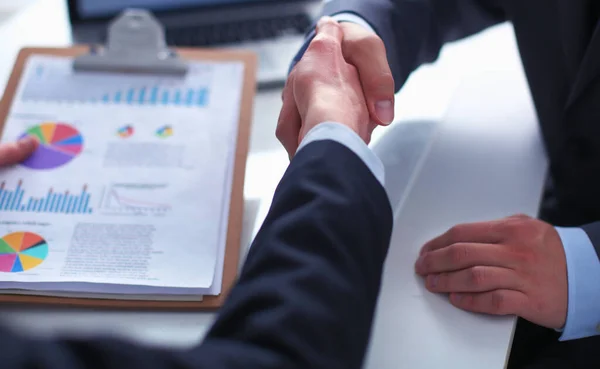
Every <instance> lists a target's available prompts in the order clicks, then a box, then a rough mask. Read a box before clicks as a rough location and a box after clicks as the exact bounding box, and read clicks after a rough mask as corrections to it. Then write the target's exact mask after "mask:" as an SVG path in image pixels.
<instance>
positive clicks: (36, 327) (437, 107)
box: [0, 0, 543, 368]
mask: <svg viewBox="0 0 600 369" xmlns="http://www.w3.org/2000/svg"><path fill="white" fill-rule="evenodd" d="M70 42H71V37H70V30H69V26H68V17H67V11H66V5H65V2H64V1H63V0H32V1H31V3H30V4H28V5H27V6H26V7H24V8H23V9H20V10H18V11H16V12H13V13H12V14H11V16H10V17H9V18H8V19H4V20H2V21H1V22H0V46H1V47H2V48H3V50H4V51H3V53H2V55H0V87H3V86H4V85H5V83H6V80H7V78H8V76H9V74H10V70H11V68H12V63H13V62H14V59H15V57H16V54H17V52H18V50H19V49H20V48H21V47H24V46H67V45H69V44H70ZM489 72H492V73H493V74H495V75H506V76H509V77H510V78H508V79H506V78H502V81H512V82H511V83H512V88H515V89H516V90H517V91H522V90H523V89H524V88H525V87H524V86H525V81H524V78H523V76H522V68H521V66H520V60H519V57H518V52H517V48H516V44H515V39H514V35H513V32H512V27H511V26H510V25H508V24H503V25H500V26H496V27H494V28H492V29H490V30H488V31H485V32H483V33H481V34H479V35H477V36H474V37H471V38H469V39H466V40H463V41H460V42H457V43H454V44H452V45H448V46H446V47H445V48H444V49H443V50H442V53H441V55H440V58H439V60H438V61H437V62H436V63H434V64H431V65H427V66H423V67H421V68H420V69H419V70H417V71H416V72H415V73H413V75H412V76H411V77H410V78H409V80H408V81H407V83H406V85H405V86H404V88H403V90H402V91H401V92H400V93H399V94H398V95H397V96H396V122H395V123H394V124H392V125H391V126H390V127H387V128H385V129H378V130H376V132H375V134H374V136H373V142H372V145H377V144H378V143H380V142H382V139H383V138H385V137H386V135H388V133H389V134H393V133H390V132H392V131H393V130H395V129H396V127H397V126H399V125H402V124H407V123H409V122H414V121H429V122H439V121H442V118H443V117H444V116H445V113H446V111H447V109H448V107H449V104H450V102H451V100H452V96H453V95H454V93H455V91H456V90H457V88H459V86H461V85H463V86H464V83H465V81H471V82H473V81H476V80H478V78H479V77H478V76H481V75H484V74H486V73H489ZM511 78H512V80H511ZM490 81H491V82H490V83H494V84H496V83H500V84H502V83H503V82H502V81H498V80H494V79H492V80H490ZM470 85H473V83H471V84H470ZM489 87H490V86H478V88H479V89H484V90H485V89H487V95H486V92H485V91H483V92H482V91H478V92H475V91H470V92H469V93H471V94H478V95H480V96H484V97H486V96H487V100H488V101H494V99H495V98H496V97H497V96H496V95H495V93H494V89H489ZM463 90H464V88H463ZM0 91H1V89H0ZM517 95H518V94H517ZM280 96H281V91H280V90H269V91H261V92H260V93H259V94H258V95H257V97H256V100H255V105H254V116H253V128H252V135H251V143H250V155H249V158H248V162H247V168H246V184H245V188H244V196H245V212H244V229H243V235H242V242H243V243H242V246H243V247H244V253H245V251H246V249H247V246H248V245H249V243H250V241H251V239H252V237H253V235H254V234H255V233H256V231H257V229H258V227H259V226H260V224H261V223H262V220H263V219H264V216H265V215H266V212H267V210H268V207H269V205H270V202H271V196H272V194H273V191H274V189H275V187H276V185H277V183H278V181H279V179H280V178H281V175H282V174H283V172H284V170H285V168H286V167H287V164H288V159H287V155H286V154H285V152H284V151H283V149H282V148H281V146H280V144H279V143H278V142H277V140H276V138H275V135H274V132H275V126H276V123H277V117H278V114H279V109H280V106H281V100H280ZM503 96H506V94H505V95H503ZM524 104H525V105H526V107H525V113H526V114H525V113H524V114H525V115H526V116H527V119H529V117H530V115H531V114H530V111H531V107H530V105H529V101H526V102H525V103H524ZM459 105H460V104H459ZM463 105H464V104H463ZM502 106H504V107H506V106H510V105H506V104H504V105H502ZM464 107H465V108H467V109H472V108H473V106H468V104H467V106H464ZM485 114H489V112H487V113H484V114H483V116H485ZM455 115H456V114H455ZM465 122H468V124H467V123H465V124H467V126H468V125H470V126H473V125H476V123H477V122H476V121H473V120H469V119H467V120H465ZM465 124H462V125H460V124H458V125H454V126H452V125H451V127H455V131H454V132H455V133H454V134H457V132H458V134H459V135H462V134H464V133H465V132H466V134H467V136H466V137H469V135H468V132H469V130H468V127H467V126H465ZM511 127H512V126H511ZM513 128H514V129H519V128H518V127H513ZM442 131H443V129H442ZM476 131H477V132H479V133H481V134H484V132H480V131H481V129H479V130H476ZM488 132H489V131H488ZM502 132H504V133H506V129H505V130H504V131H502ZM526 133H527V134H526V135H525V136H526V137H529V138H530V136H531V127H530V125H528V126H527V128H526ZM488 136H489V133H488ZM490 137H491V136H490ZM502 137H505V136H502ZM459 141H460V140H459ZM456 142H457V141H456V140H452V139H451V140H442V141H441V143H438V144H436V145H438V147H439V148H435V147H434V148H432V149H431V153H430V154H429V156H430V157H431V158H430V159H429V158H428V159H427V162H426V163H425V164H423V167H422V168H421V174H420V175H419V178H418V179H417V180H416V181H415V182H417V183H421V182H423V181H428V182H427V183H421V184H420V185H419V186H417V187H414V186H415V183H412V186H413V188H416V189H417V190H414V189H413V190H412V191H411V196H410V197H409V198H408V199H404V201H403V203H402V204H401V205H402V206H398V210H397V214H396V219H397V220H400V219H405V218H407V219H408V218H414V217H417V218H418V219H420V220H422V221H423V222H427V216H426V214H425V213H424V209H426V208H425V207H424V206H423V205H422V203H423V201H424V200H423V198H426V197H428V196H429V195H427V193H424V192H423V191H425V189H427V191H431V193H440V192H442V191H440V190H441V189H443V188H440V186H442V187H443V186H444V184H443V183H440V182H439V181H435V180H433V177H435V172H436V171H439V170H440V168H442V167H444V165H441V164H440V163H439V160H440V159H439V157H440V155H441V154H439V152H438V151H439V150H441V148H442V147H447V146H448V145H449V144H450V143H454V144H455V143H456ZM481 142H485V140H483V141H481ZM519 145H521V146H519V149H518V150H516V151H515V150H513V151H515V152H517V151H518V153H517V154H519V155H521V154H523V152H525V151H523V150H526V147H528V145H533V146H536V145H539V142H535V143H531V142H529V141H522V142H521V143H520V144H519ZM450 146H453V145H450ZM479 146H481V145H479ZM507 147H508V148H506V147H504V148H503V150H509V151H510V145H509V146H507ZM436 152H438V153H437V154H436ZM498 152H501V151H498ZM498 152H496V154H498ZM534 152H535V155H534V154H533V153H534ZM436 155H437V156H436ZM464 155H466V154H464V153H463V156H464ZM531 155H532V157H535V160H534V159H532V160H533V161H531V162H529V165H534V164H535V165H536V166H539V164H540V160H541V159H540V158H539V151H536V150H533V151H532V154H531ZM442 156H443V155H442ZM459 157H460V155H458V156H456V155H455V158H459ZM471 157H472V155H471ZM465 160H467V159H465ZM542 166H543V165H542ZM508 167H510V166H508ZM508 167H507V168H505V169H504V170H508V169H510V170H513V169H515V168H514V167H510V168H508ZM480 169H482V168H481V166H477V165H472V166H466V167H462V168H461V170H462V171H463V172H464V173H465V175H466V177H468V178H472V177H473V176H475V175H476V174H477V173H476V172H475V171H476V170H480ZM522 169H523V168H521V170H522ZM442 172H443V170H442ZM534 172H535V173H534V174H535V175H536V176H537V177H539V176H540V174H539V173H540V171H539V170H537V171H534ZM445 174H446V175H448V172H445ZM534 174H532V175H534ZM388 175H389V173H388ZM498 175H500V176H502V172H500V173H499V174H498ZM537 177H536V180H535V181H533V182H532V183H533V187H536V186H537V187H540V186H541V184H539V185H538V184H537V182H536V181H537ZM390 178H391V177H390ZM435 182H437V183H438V184H437V186H438V187H437V188H435V186H432V185H431V183H435ZM463 184H464V183H463ZM473 185H474V184H473ZM456 186H458V184H456ZM461 186H462V185H461ZM533 187H532V188H531V189H530V191H525V195H522V196H520V197H519V196H517V197H514V196H511V194H512V192H511V193H508V192H507V191H513V192H514V188H513V187H510V186H508V187H507V189H506V190H505V192H506V193H505V195H506V196H501V197H500V198H501V199H503V201H504V205H501V204H499V203H498V201H496V202H495V203H494V202H487V203H486V202H484V203H482V204H481V206H479V208H481V207H482V206H484V205H485V206H486V207H487V209H490V207H491V209H492V210H491V211H489V210H488V211H480V212H472V213H468V212H467V213H465V212H463V213H461V214H459V215H457V216H454V217H453V216H452V214H451V212H449V210H448V209H451V208H452V207H453V206H456V203H452V202H448V201H446V202H445V203H443V202H444V200H443V198H439V200H440V201H442V205H441V206H443V207H442V208H443V209H446V210H445V212H444V214H445V217H444V218H443V219H441V218H438V220H439V221H438V222H436V223H435V224H434V226H433V227H429V228H427V230H423V231H422V232H420V234H419V235H418V237H417V235H415V234H414V232H413V233H410V234H409V236H410V237H412V238H411V240H406V239H403V238H402V237H400V238H399V236H398V234H403V233H402V229H403V228H402V227H404V226H402V227H401V226H399V224H401V223H400V222H399V223H398V224H397V226H396V229H395V231H394V239H393V241H392V246H391V249H390V257H389V258H388V262H387V265H386V275H385V276H384V285H383V290H382V297H381V299H380V304H379V307H378V313H377V318H376V323H375V327H374V333H373V343H372V345H371V349H370V354H369V359H368V360H367V366H368V367H373V368H375V367H377V368H385V367H397V363H398V361H399V360H403V359H402V358H403V356H402V355H405V354H406V355H409V356H410V357H411V358H412V359H411V360H414V362H415V363H417V362H418V363H420V365H418V366H417V365H409V366H407V367H411V368H412V367H437V366H435V364H436V362H437V363H438V364H439V362H442V361H443V360H445V359H448V357H447V355H451V353H450V352H449V351H448V350H441V351H440V354H438V355H429V356H434V357H435V358H436V359H435V360H434V361H431V360H429V361H427V360H420V359H421V358H422V357H424V356H426V355H428V353H427V351H426V346H428V347H432V346H431V345H429V344H427V345H426V343H427V342H426V341H425V342H423V345H422V348H420V349H418V348H417V346H416V345H417V344H418V343H419V342H420V341H419V338H421V339H423V340H425V339H426V337H425V336H422V335H418V334H417V335H416V336H415V337H416V338H417V339H415V340H413V341H412V342H413V343H412V344H411V343H410V340H409V339H408V338H409V337H411V335H412V332H411V331H410V327H411V324H408V323H407V322H405V320H406V319H404V320H402V319H397V316H398V315H394V314H399V313H404V314H406V313H407V311H405V310H404V311H403V310H402V308H401V306H402V305H403V304H404V303H403V302H402V301H400V300H399V297H398V296H401V295H399V294H397V293H396V292H397V291H398V290H399V289H401V288H402V287H403V286H401V283H400V282H398V281H396V282H395V281H394V278H392V277H393V276H394V270H396V267H397V268H405V269H406V267H407V265H408V264H409V263H408V262H407V261H406V260H408V259H407V255H406V253H407V252H408V253H409V254H408V255H409V256H410V257H412V255H410V252H413V251H410V250H412V249H414V248H415V247H416V246H415V245H416V244H415V242H417V241H418V242H421V241H422V239H423V237H425V236H427V237H429V236H432V235H433V232H437V231H441V230H442V229H441V228H440V227H443V226H446V225H447V224H449V223H451V222H459V221H465V220H468V219H470V218H472V217H475V218H481V216H486V215H487V216H490V215H492V214H498V215H500V214H504V213H505V212H506V211H509V210H514V209H517V210H520V211H522V212H525V213H535V209H536V208H537V204H535V201H532V200H531V197H532V196H533V194H534V193H535V191H534V190H535V188H533ZM495 190H498V189H495ZM538 190H539V188H538ZM470 191H471V189H469V188H464V187H460V188H458V187H455V189H454V191H450V192H449V193H451V194H453V196H454V197H455V198H456V196H458V195H460V194H462V197H461V196H459V198H464V197H465V194H468V193H470ZM500 191H501V189H500ZM413 192H416V194H414V195H413ZM484 192H485V191H482V192H481V193H484ZM523 196H529V197H528V198H526V199H523ZM411 199H415V200H411ZM417 199H418V200H417ZM431 200H432V201H435V197H431ZM419 201H420V203H419ZM507 203H508V205H507ZM511 204H512V205H514V206H511ZM432 206H433V205H432ZM430 208H431V209H433V208H432V207H430ZM410 209H414V210H410ZM404 222H405V223H406V222H408V223H406V224H411V223H410V221H404ZM402 224H404V223H402ZM399 227H400V228H399ZM409 236H406V237H409ZM404 242H409V243H410V242H412V244H411V245H412V246H411V248H407V249H406V250H409V251H406V252H404V251H402V247H400V246H401V245H402V244H403V243H404ZM242 260H243V257H242ZM398 260H404V262H398ZM403 263H404V264H403ZM406 278H407V275H404V276H403V277H402V278H400V279H401V280H404V281H405V280H406ZM413 292H414V291H413ZM411 293H412V292H411ZM413 297H414V296H413ZM425 300H427V301H426V303H428V304H429V303H431V301H430V300H428V299H425ZM428 306H429V305H428ZM413 308H417V305H413ZM419 308H421V309H422V308H423V306H420V307H419ZM0 311H1V314H0V315H1V317H0V319H1V320H2V322H3V323H4V324H7V325H8V326H11V327H13V328H15V329H19V330H21V331H25V332H31V333H35V334H37V335H49V336H51V335H55V334H57V333H67V334H78V335H88V334H90V335H97V334H111V335H117V336H121V337H126V338H130V339H134V340H137V341H140V342H143V343H146V344H157V345H163V346H172V347H187V346H190V345H193V344H196V343H198V342H200V341H201V339H202V337H203V336H204V334H205V333H206V330H207V328H208V327H209V325H210V324H211V322H212V320H213V318H214V315H213V314H211V313H190V312H186V313H181V312H135V311H129V312H123V311H104V310H103V311H93V310H89V309H87V310H81V309H65V308H44V309H43V311H42V310H41V309H39V308H35V307H25V306H3V307H0ZM393 316H394V317H396V319H395V320H394V322H395V323H394V324H387V319H391V317H393ZM463 319H467V320H469V319H478V318H473V317H471V318H463ZM409 320H411V319H409ZM421 320H422V319H421ZM414 321H418V319H415V320H414ZM434 321H436V322H437V320H434ZM438 323H439V322H438ZM486 324H487V325H488V326H489V325H492V326H496V327H506V323H504V325H502V323H499V324H500V325H498V324H494V323H489V322H488V323H484V324H483V325H486ZM430 328H431V329H437V330H439V329H441V328H440V326H437V327H430ZM443 328H444V329H446V333H447V332H448V331H447V328H448V327H443ZM491 329H493V328H491ZM498 329H500V328H498ZM409 332H411V333H409ZM503 332H504V331H503ZM505 335H506V334H504V335H503V336H505ZM402 337H404V339H403V340H400V338H402ZM441 337H445V338H448V335H447V334H446V335H441ZM509 339H510V337H499V338H498V340H499V341H498V342H502V340H509ZM401 341H402V342H404V341H406V342H405V343H406V344H407V346H406V347H410V348H411V350H412V354H411V353H410V352H408V351H406V350H397V347H395V346H396V342H397V343H398V344H399V343H400V342H401ZM494 343H495V342H488V344H490V345H491V346H490V347H487V349H488V350H491V351H489V355H488V351H485V350H484V355H488V356H485V357H492V356H493V357H494V358H497V357H499V355H502V352H503V351H505V348H503V347H502V345H500V347H496V348H495V349H494V348H493V346H494ZM441 344H443V343H441ZM465 355H466V353H465ZM485 357H484V358H485ZM464 358H465V359H466V358H467V356H464ZM479 358H481V355H479ZM496 360H497V359H496ZM461 362H462V361H461ZM464 362H465V363H467V362H468V360H467V361H464ZM429 364H431V365H429ZM473 367H481V365H479V366H473Z"/></svg>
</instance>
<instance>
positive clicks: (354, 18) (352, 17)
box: [331, 13, 375, 33]
mask: <svg viewBox="0 0 600 369" xmlns="http://www.w3.org/2000/svg"><path fill="white" fill-rule="evenodd" d="M331 18H333V19H334V20H336V21H337V22H351V23H356V24H358V25H361V26H363V27H364V28H366V29H367V30H369V31H371V32H373V33H375V30H374V29H373V27H371V25H370V24H369V23H368V22H367V21H366V20H364V19H363V18H362V17H359V16H358V15H356V14H354V13H338V14H336V15H334V16H332V17H331Z"/></svg>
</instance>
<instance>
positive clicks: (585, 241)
mask: <svg viewBox="0 0 600 369" xmlns="http://www.w3.org/2000/svg"><path fill="white" fill-rule="evenodd" d="M556 230H557V231H558V234H559V236H560V239H561V241H562V244H563V247H564V250H565V256H566V259H567V278H568V284H569V292H568V298H569V302H568V310H567V321H566V323H565V326H564V328H563V329H562V335H561V336H560V340H561V341H567V340H574V339H578V338H584V337H589V336H595V335H600V287H599V284H598V283H599V282H600V262H599V260H598V255H597V254H596V251H595V250H594V245H593V244H592V241H590V238H589V237H588V235H587V233H585V231H584V230H583V229H581V228H561V227H556Z"/></svg>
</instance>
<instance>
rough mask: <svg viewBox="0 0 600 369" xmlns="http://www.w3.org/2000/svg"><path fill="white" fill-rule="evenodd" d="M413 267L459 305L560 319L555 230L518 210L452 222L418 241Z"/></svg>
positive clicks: (562, 267) (540, 320) (562, 286)
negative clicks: (503, 215) (492, 218)
mask: <svg viewBox="0 0 600 369" xmlns="http://www.w3.org/2000/svg"><path fill="white" fill-rule="evenodd" d="M415 270H416V272H417V273H418V274H419V275H421V276H423V277H425V284H426V287H427V289H428V290H429V291H431V292H439V293H449V294H450V302H451V303H452V304H453V305H455V306H456V307H458V308H461V309H464V310H468V311H472V312H478V313H487V314H494V315H512V314H514V315H518V316H520V317H522V318H524V319H527V320H529V321H531V322H533V323H535V324H538V325H541V326H544V327H547V328H555V329H559V328H562V327H563V326H564V325H565V321H566V316H567V303H568V301H567V299H568V282H567V266H566V258H565V254H564V250H563V246H562V242H561V240H560V237H559V235H558V232H557V231H556V230H555V229H554V227H552V226H551V225H549V224H547V223H544V222H542V221H540V220H536V219H533V218H530V217H527V216H524V215H517V216H512V217H509V218H505V219H501V220H497V221H492V222H482V223H471V224H461V225H458V226H455V227H453V228H451V229H450V230H449V231H448V232H446V233H444V234H443V235H441V236H439V237H437V238H435V239H433V240H431V241H429V242H428V243H426V244H425V246H423V249H422V250H421V255H420V257H419V259H418V260H417V262H416V265H415Z"/></svg>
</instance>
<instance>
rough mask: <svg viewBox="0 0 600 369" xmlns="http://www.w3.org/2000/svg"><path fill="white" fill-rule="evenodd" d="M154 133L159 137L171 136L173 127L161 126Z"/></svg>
mask: <svg viewBox="0 0 600 369" xmlns="http://www.w3.org/2000/svg"><path fill="white" fill-rule="evenodd" d="M156 135H157V136H158V137H161V138H167V137H171V136H173V127H171V126H163V127H160V128H159V129H157V130H156Z"/></svg>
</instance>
